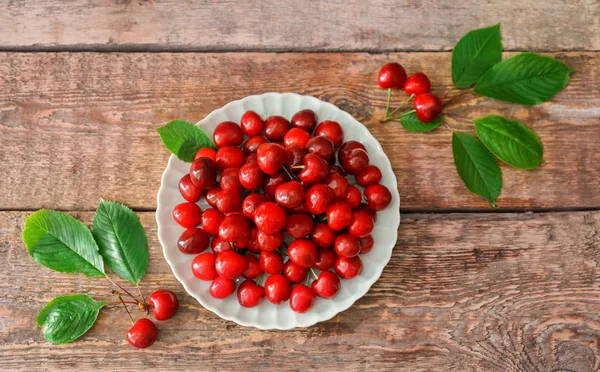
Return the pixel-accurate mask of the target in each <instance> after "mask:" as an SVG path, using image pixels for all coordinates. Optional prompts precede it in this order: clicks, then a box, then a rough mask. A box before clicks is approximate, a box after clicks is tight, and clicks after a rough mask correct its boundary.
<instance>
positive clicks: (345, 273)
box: [333, 256, 363, 279]
mask: <svg viewBox="0 0 600 372" xmlns="http://www.w3.org/2000/svg"><path fill="white" fill-rule="evenodd" d="M333 268H334V269H335V273H336V274H338V276H339V277H340V278H344V279H352V278H355V277H357V276H358V275H359V274H360V273H361V272H362V270H363V265H362V261H361V260H360V258H358V256H354V257H338V258H336V260H335V264H333Z"/></svg>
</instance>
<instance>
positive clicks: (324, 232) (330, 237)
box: [310, 222, 335, 249]
mask: <svg viewBox="0 0 600 372" xmlns="http://www.w3.org/2000/svg"><path fill="white" fill-rule="evenodd" d="M310 238H311V239H312V241H313V242H315V244H316V245H317V247H318V248H321V249H325V248H329V247H331V245H332V244H333V241H334V240H335V231H333V230H332V229H331V228H330V227H329V226H328V225H327V223H323V222H320V223H318V224H316V225H315V227H314V228H313V231H312V232H311V233H310Z"/></svg>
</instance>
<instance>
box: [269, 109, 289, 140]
mask: <svg viewBox="0 0 600 372" xmlns="http://www.w3.org/2000/svg"><path fill="white" fill-rule="evenodd" d="M289 129H290V122H289V121H287V119H286V118H284V117H283V116H279V115H274V116H270V117H268V118H267V120H265V136H266V137H267V139H268V140H270V141H281V140H283V137H285V134H286V133H287V132H288V130H289Z"/></svg>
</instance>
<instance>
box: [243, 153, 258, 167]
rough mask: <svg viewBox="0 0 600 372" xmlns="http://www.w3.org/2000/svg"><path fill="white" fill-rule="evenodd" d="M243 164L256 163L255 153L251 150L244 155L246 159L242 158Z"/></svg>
mask: <svg viewBox="0 0 600 372" xmlns="http://www.w3.org/2000/svg"><path fill="white" fill-rule="evenodd" d="M244 164H258V156H256V153H255V152H253V153H251V154H248V156H246V160H244Z"/></svg>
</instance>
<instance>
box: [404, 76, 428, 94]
mask: <svg viewBox="0 0 600 372" xmlns="http://www.w3.org/2000/svg"><path fill="white" fill-rule="evenodd" d="M430 88H431V82H430V81H429V78H428V77H427V75H425V74H424V73H422V72H416V73H414V74H413V75H411V76H410V77H409V78H408V79H406V82H405V83H404V91H405V92H406V94H414V95H415V96H418V95H419V94H425V93H429V89H430Z"/></svg>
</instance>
